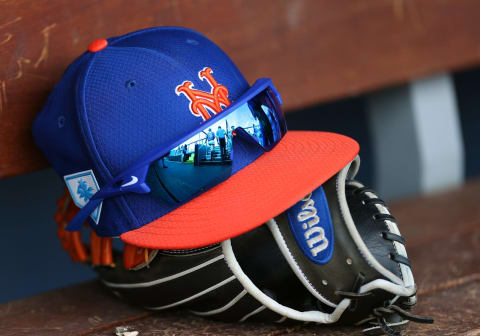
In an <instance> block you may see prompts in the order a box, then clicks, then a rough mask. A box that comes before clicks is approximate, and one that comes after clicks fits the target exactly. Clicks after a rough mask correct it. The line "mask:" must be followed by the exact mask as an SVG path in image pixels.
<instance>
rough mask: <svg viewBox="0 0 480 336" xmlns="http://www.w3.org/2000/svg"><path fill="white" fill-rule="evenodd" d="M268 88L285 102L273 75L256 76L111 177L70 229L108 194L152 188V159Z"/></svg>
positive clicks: (108, 195) (73, 221)
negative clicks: (211, 112)
mask: <svg viewBox="0 0 480 336" xmlns="http://www.w3.org/2000/svg"><path fill="white" fill-rule="evenodd" d="M268 88H270V89H271V91H272V92H273V93H274V95H275V97H272V98H276V99H277V100H278V103H279V104H280V105H282V104H283V102H282V98H281V96H280V93H279V92H278V91H277V90H276V88H275V86H274V85H273V83H272V80H271V79H270V78H260V79H258V80H256V81H255V83H254V84H253V85H252V86H251V87H250V88H249V89H248V90H247V91H246V92H245V93H244V94H243V95H242V96H241V97H240V98H239V99H238V100H237V101H235V102H233V103H232V104H231V105H230V106H228V107H227V108H226V109H225V110H223V111H222V112H221V113H218V114H216V115H215V116H213V117H212V118H210V119H208V120H206V121H204V122H202V123H201V124H199V125H198V127H196V128H195V129H193V130H192V131H190V132H188V133H187V134H184V135H183V136H181V137H179V138H177V139H176V140H173V141H171V142H169V143H167V144H162V145H160V146H157V147H156V148H154V149H153V150H151V151H149V152H147V153H146V154H144V155H143V156H142V157H141V158H140V159H139V160H138V161H137V163H136V164H135V165H133V166H131V167H129V168H128V169H126V170H125V171H124V172H122V173H121V174H119V175H117V176H116V177H114V178H112V179H111V180H110V181H109V182H107V183H106V184H105V185H104V186H103V187H101V188H100V189H99V190H98V191H97V192H96V193H95V194H94V195H93V196H92V198H91V199H90V200H89V201H88V202H87V204H85V206H84V207H83V208H81V209H80V211H79V212H78V214H77V215H76V216H75V218H73V220H72V221H71V222H70V223H69V224H68V226H67V230H69V231H78V230H80V228H81V227H82V226H83V223H84V222H85V220H86V219H87V218H88V216H90V214H91V213H92V212H93V211H94V210H95V208H96V207H97V206H99V205H100V203H101V202H102V201H103V200H104V199H106V198H110V197H114V196H118V195H123V194H126V193H137V194H148V193H149V192H150V191H151V189H150V187H149V186H148V185H147V183H146V181H145V180H146V176H147V173H148V170H149V168H150V165H151V164H152V163H153V162H155V161H156V160H158V159H159V158H161V157H163V156H165V155H167V154H168V153H169V152H170V150H172V149H173V148H176V147H178V146H179V145H181V144H182V143H184V142H185V141H187V140H188V139H190V138H191V137H192V136H194V135H195V134H197V133H199V132H201V131H202V130H204V129H206V128H208V127H209V126H211V125H213V124H215V123H216V122H217V121H219V119H223V118H225V117H227V116H228V115H229V114H231V113H233V112H234V111H236V110H237V109H238V108H239V107H240V106H241V105H243V104H245V103H247V102H248V101H249V100H251V99H252V98H254V97H255V96H257V95H258V94H259V93H261V92H262V91H264V90H266V89H268ZM285 131H286V130H285ZM270 149H272V148H265V150H266V151H269V150H270Z"/></svg>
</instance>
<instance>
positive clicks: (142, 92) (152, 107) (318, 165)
mask: <svg viewBox="0 0 480 336" xmlns="http://www.w3.org/2000/svg"><path fill="white" fill-rule="evenodd" d="M207 70H208V71H210V72H209V73H210V74H211V75H212V76H214V79H211V81H215V82H216V83H221V85H222V86H224V87H226V88H228V97H224V98H225V99H227V98H228V100H229V101H231V102H235V101H239V100H241V99H242V96H243V95H244V94H246V92H247V91H248V90H249V89H250V85H249V84H248V82H247V81H246V79H245V78H244V77H243V75H242V74H241V73H240V71H239V70H238V69H237V67H236V66H235V65H234V63H233V62H232V61H231V60H230V58H229V57H228V56H227V55H226V54H225V53H224V52H223V51H222V50H221V49H220V48H219V47H218V46H216V45H215V44H214V43H213V42H212V41H210V40H209V39H207V38H206V37H205V36H203V35H201V34H199V33H197V32H195V31H192V30H190V29H186V28H179V27H158V28H150V29H145V30H141V31H137V32H133V33H130V34H127V35H124V36H121V37H114V38H109V39H106V40H103V39H101V40H96V41H94V42H92V43H91V44H90V45H89V47H88V51H86V52H85V53H84V54H83V55H81V56H80V57H79V58H77V59H76V60H75V61H74V62H73V63H72V64H71V65H70V66H69V67H68V68H67V70H66V71H65V73H64V75H63V77H62V79H61V80H60V82H59V83H58V84H57V85H56V86H55V88H54V90H53V92H52V93H51V94H50V96H49V98H48V100H47V102H46V104H45V106H44V107H43V109H42V111H41V112H40V114H39V115H38V116H37V118H36V119H35V121H34V124H33V136H34V139H35V142H36V144H37V145H38V147H39V148H40V149H41V150H42V151H43V153H44V154H45V156H46V157H47V159H48V161H49V162H50V164H51V165H52V166H53V168H54V169H55V170H56V172H57V173H58V174H59V175H60V176H62V177H63V179H64V181H65V183H66V186H67V188H68V190H69V191H70V194H71V196H72V199H73V201H74V202H75V204H76V205H77V206H78V207H80V208H82V207H85V206H87V204H88V203H89V201H90V200H91V199H94V198H95V197H94V195H95V193H96V192H98V191H99V190H101V188H102V187H103V186H104V185H106V184H108V183H110V182H111V181H112V180H113V179H114V178H115V176H117V175H119V174H120V173H122V172H123V171H125V170H126V169H128V168H129V167H131V166H132V165H135V163H136V162H137V160H139V158H140V157H142V155H144V154H145V153H148V152H149V151H152V150H153V149H155V148H156V147H158V146H161V145H162V144H165V143H168V142H169V141H171V140H172V139H174V138H176V137H179V136H180V135H182V134H188V133H189V132H190V131H191V130H192V129H195V128H197V127H198V126H199V124H201V123H202V122H204V120H203V119H202V118H199V115H195V113H192V111H191V109H189V104H191V101H189V99H186V96H187V94H185V95H182V94H179V87H180V86H181V85H184V86H185V85H186V84H185V83H186V82H191V83H192V85H193V86H194V87H195V88H196V89H197V90H200V91H204V92H209V91H210V90H211V85H212V84H211V81H210V82H209V81H206V80H204V78H202V77H201V76H200V73H202V72H201V71H204V72H203V73H204V74H205V73H206V72H205V71H207ZM206 74H207V75H208V73H206ZM212 78H213V77H212ZM187 84H188V83H187ZM188 85H190V84H188ZM188 85H187V86H188ZM185 90H186V89H185ZM357 153H358V145H357V143H356V142H355V141H353V140H352V139H350V138H347V137H345V136H341V135H338V134H332V133H323V132H292V131H291V132H288V133H287V134H286V135H285V136H284V137H283V138H282V139H281V140H280V141H279V143H278V145H276V146H275V147H274V148H273V149H272V150H271V151H268V152H264V151H262V150H260V149H259V147H258V146H253V145H249V144H243V145H237V146H236V147H235V154H236V158H238V160H235V163H234V165H233V169H232V173H231V174H232V175H231V176H230V177H229V178H228V179H226V180H225V181H223V182H221V183H218V184H217V185H215V186H213V187H212V188H211V189H208V190H206V191H204V192H202V193H201V194H199V195H197V196H196V197H195V198H193V199H191V200H189V201H188V202H186V203H183V204H172V203H169V202H164V201H162V200H159V199H158V198H155V197H152V196H151V195H150V194H149V193H144V194H141V193H124V194H119V195H113V196H112V197H108V198H105V199H102V200H101V202H98V206H96V208H95V209H94V210H93V211H92V212H91V214H90V216H89V217H88V222H89V224H90V226H91V227H92V229H94V230H95V232H96V233H97V234H98V235H99V236H103V237H118V236H120V237H121V238H122V239H123V240H124V241H125V242H127V243H130V244H133V245H137V246H141V247H147V248H156V249H182V248H193V247H199V246H205V245H208V244H212V243H216V242H220V241H222V240H225V239H228V238H231V237H233V236H236V235H238V234H241V233H244V232H246V231H248V230H251V229H253V228H254V227H256V226H259V225H261V224H263V223H264V222H266V221H267V220H268V219H270V218H273V217H274V216H276V215H278V214H279V213H281V212H283V211H284V210H286V209H287V208H288V207H290V206H292V205H293V204H295V203H296V202H297V201H298V200H299V199H301V198H302V197H303V196H304V195H306V194H308V193H309V192H311V191H312V190H314V189H315V188H317V187H318V186H319V185H321V184H322V183H323V182H325V181H326V180H327V179H328V178H330V177H331V176H333V175H334V174H335V173H336V172H338V171H339V170H340V169H341V168H343V167H344V166H345V165H346V164H348V163H349V162H350V161H351V160H353V159H354V158H355V156H356V155H357ZM91 204H93V203H91Z"/></svg>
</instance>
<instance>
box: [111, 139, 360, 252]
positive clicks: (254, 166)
mask: <svg viewBox="0 0 480 336" xmlns="http://www.w3.org/2000/svg"><path fill="white" fill-rule="evenodd" d="M358 151H359V146H358V144H357V142H355V141H354V140H353V139H351V138H348V137H346V136H343V135H340V134H334V133H328V132H311V131H289V132H287V134H286V135H285V137H284V138H283V139H282V140H281V141H280V143H279V144H278V145H277V146H276V147H275V148H274V149H273V150H271V151H270V152H267V153H265V154H263V155H261V156H260V157H259V158H258V159H257V160H255V161H254V162H253V163H251V164H250V165H248V166H247V167H245V168H243V169H242V170H240V171H239V172H238V173H236V174H235V175H233V176H231V177H230V178H229V179H228V180H227V181H225V182H222V183H220V184H218V185H217V186H215V187H213V188H212V189H210V190H208V191H206V192H205V193H203V194H201V195H200V196H198V197H196V198H195V199H193V200H191V201H190V202H188V203H186V204H184V205H182V206H181V207H179V208H177V209H175V210H174V211H172V212H170V213H168V214H166V215H165V216H162V217H160V218H158V219H156V220H154V221H153V222H151V223H149V224H147V225H145V226H143V227H141V228H139V229H136V230H133V231H129V232H126V233H123V234H122V235H121V236H120V237H121V239H122V240H123V241H125V242H126V243H128V244H132V245H136V246H140V247H145V248H152V249H188V248H197V247H202V246H206V245H210V244H214V243H218V242H221V241H223V240H226V239H229V238H233V237H235V236H238V235H240V234H242V233H245V232H247V231H249V230H252V229H254V228H256V227H258V226H260V225H262V224H263V223H265V222H267V221H268V220H269V219H271V218H273V217H275V216H277V215H279V214H280V213H282V212H283V211H285V210H286V209H288V208H289V207H291V206H292V205H294V204H295V203H296V202H298V200H300V199H301V198H302V197H304V196H305V195H307V194H308V193H310V192H311V191H313V190H314V189H316V188H317V187H318V186H320V185H322V184H323V183H324V182H325V181H326V180H328V179H329V178H330V177H332V176H333V175H334V174H335V173H337V172H338V171H340V170H341V169H342V168H343V167H345V166H346V165H347V164H348V163H349V162H351V161H352V160H353V159H354V158H355V156H356V155H357V154H358Z"/></svg>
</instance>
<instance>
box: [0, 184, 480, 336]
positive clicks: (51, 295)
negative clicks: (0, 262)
mask: <svg viewBox="0 0 480 336" xmlns="http://www.w3.org/2000/svg"><path fill="white" fill-rule="evenodd" d="M479 194H480V181H476V182H471V183H470V184H469V185H467V186H465V187H464V188H461V189H458V190H455V191H453V192H449V193H443V194H439V195H436V196H431V197H428V198H421V199H413V200H409V201H404V202H401V203H397V204H394V205H393V206H392V207H391V212H392V214H394V215H395V216H396V217H397V218H398V219H399V227H400V230H401V231H402V233H403V235H404V237H405V240H406V246H407V251H408V254H409V257H410V259H411V261H412V265H413V272H414V275H415V279H416V282H417V285H418V286H419V291H418V294H419V303H418V305H417V307H415V310H414V312H415V313H417V314H422V315H426V316H432V317H434V318H435V319H436V322H435V324H433V325H422V324H414V323H412V324H411V325H410V327H409V331H408V333H407V335H417V336H423V335H425V336H426V335H429V336H432V335H442V336H444V335H463V336H478V335H480V305H479V304H478V303H479V302H480V266H479V265H480V249H479V248H478V246H480V208H478V206H477V207H473V206H472V205H473V204H474V203H475V202H477V204H478V195H479ZM473 196H476V197H473ZM473 199H474V200H473ZM452 214H453V215H452ZM455 214H456V216H455ZM460 214H464V216H461V215H460ZM52 225H54V223H53V222H52ZM432 232H436V234H432ZM118 325H128V326H132V327H134V328H135V329H136V330H138V331H140V336H153V335H156V336H158V335H164V336H174V335H176V336H181V335H194V334H195V335H205V336H207V335H257V336H261V335H265V336H267V335H270V336H274V335H276V336H278V335H288V334H294V335H322V336H346V335H360V332H359V330H358V329H352V328H346V327H329V326H312V325H290V326H284V325H278V324H258V323H243V324H228V323H220V322H214V321H210V320H207V319H203V318H199V317H195V316H193V315H192V314H190V313H188V312H186V311H182V310H177V311H172V312H160V313H157V314H154V313H151V312H146V311H143V310H139V309H136V308H134V307H132V306H129V305H127V304H125V303H123V302H121V301H119V300H118V299H116V298H114V297H112V296H111V295H110V294H108V293H107V292H106V291H104V290H102V288H101V286H100V285H99V284H97V283H95V282H91V283H86V284H80V285H76V286H72V287H68V288H64V289H59V290H57V291H52V292H48V293H45V294H42V295H37V296H34V297H30V298H26V299H22V300H18V301H14V302H10V303H5V304H1V305H0V333H1V334H2V335H6V336H11V335H38V336H43V335H49V336H57V335H58V336H60V335H61V336H64V335H76V336H79V335H91V336H93V335H95V336H100V335H103V336H107V335H113V331H114V328H115V326H118Z"/></svg>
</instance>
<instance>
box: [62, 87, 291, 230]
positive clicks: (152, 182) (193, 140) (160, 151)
mask: <svg viewBox="0 0 480 336" xmlns="http://www.w3.org/2000/svg"><path fill="white" fill-rule="evenodd" d="M281 104H282V101H281V97H280V94H279V93H278V91H277V90H276V89H275V87H274V86H273V84H272V81H271V79H266V78H261V79H259V80H257V81H256V82H255V84H254V85H253V86H252V87H251V88H250V89H249V90H248V91H247V92H245V93H244V94H243V95H242V96H241V97H240V98H239V99H238V100H237V101H235V102H233V103H232V104H231V105H230V106H228V107H227V108H226V109H225V110H224V111H222V112H221V113H218V114H216V115H215V116H213V117H212V118H210V119H207V120H206V121H204V122H203V123H202V124H201V125H199V126H198V127H197V128H196V129H194V130H192V131H191V132H189V133H188V134H185V135H183V136H182V137H180V138H178V139H176V140H175V141H172V142H171V143H169V144H166V145H162V146H161V147H158V148H155V149H154V150H152V151H150V152H148V153H146V154H145V155H143V156H142V157H141V158H140V159H139V160H138V162H137V163H136V164H135V165H133V166H132V167H130V168H128V169H127V170H125V171H124V172H123V173H121V174H120V175H118V176H117V177H115V178H113V179H112V180H110V181H109V182H107V183H106V184H105V185H104V186H102V188H100V190H99V191H98V192H97V193H95V194H94V195H93V196H92V197H91V198H90V199H89V201H88V202H87V204H86V205H85V206H84V207H83V208H81V209H80V211H79V212H78V214H77V216H76V217H75V218H73V220H72V221H71V222H70V223H69V225H68V226H67V230H70V231H77V230H79V229H80V228H81V227H82V225H83V223H84V222H85V220H86V219H87V218H88V216H89V215H90V214H91V213H92V212H93V211H94V210H95V209H96V208H97V206H99V205H100V203H101V202H102V201H103V200H104V199H107V198H110V197H114V196H118V195H122V194H126V193H138V194H151V195H152V196H153V197H155V198H157V199H159V200H160V201H162V202H167V203H170V204H178V206H180V205H182V204H183V203H185V202H187V201H189V200H191V199H192V198H194V197H196V196H198V195H199V194H201V193H203V192H204V191H206V190H208V189H210V188H211V187H213V186H215V185H217V184H219V183H220V182H223V181H225V180H227V179H228V178H229V177H230V176H231V175H232V164H233V162H234V161H235V151H234V146H233V144H234V140H235V141H237V140H236V139H237V138H241V139H242V140H244V141H247V142H250V143H253V144H254V145H257V146H260V147H261V148H262V149H263V150H264V151H270V150H271V149H273V148H274V147H275V145H276V144H277V143H278V142H279V141H280V140H281V139H282V138H283V136H284V135H285V133H286V132H287V126H286V123H285V117H284V114H283V111H282V109H281Z"/></svg>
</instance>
